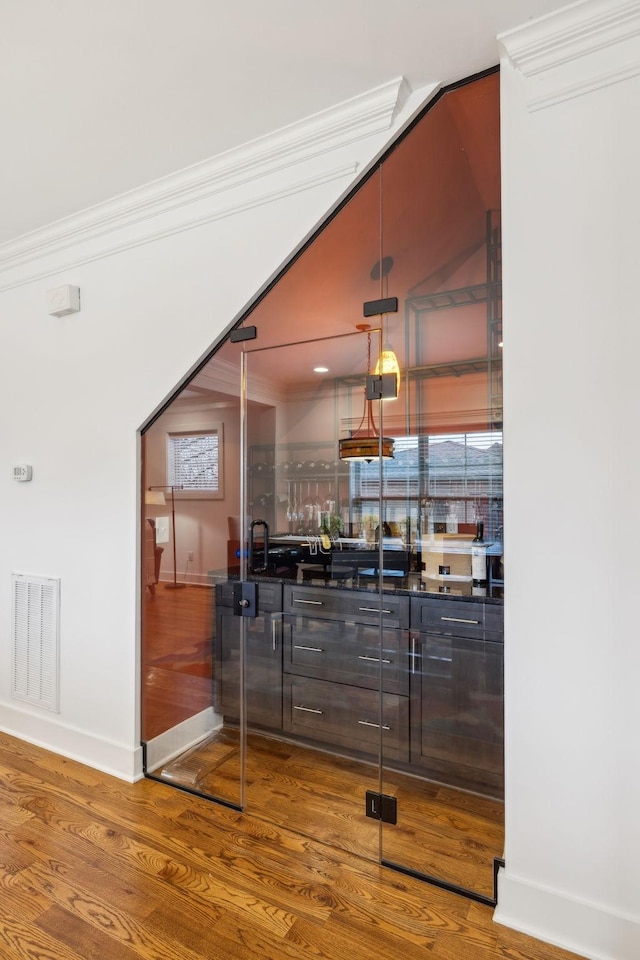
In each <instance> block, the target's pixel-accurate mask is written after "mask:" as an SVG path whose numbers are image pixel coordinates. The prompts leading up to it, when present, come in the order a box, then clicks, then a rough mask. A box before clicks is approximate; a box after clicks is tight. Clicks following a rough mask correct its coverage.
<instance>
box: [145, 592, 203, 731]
mask: <svg viewBox="0 0 640 960" xmlns="http://www.w3.org/2000/svg"><path fill="white" fill-rule="evenodd" d="M213 610H214V593H213V590H212V589H211V588H210V587H206V586H193V585H189V586H187V587H185V588H184V590H168V589H167V588H166V586H165V585H164V584H163V583H159V584H158V586H157V587H156V591H155V596H154V595H152V594H151V593H150V591H149V590H145V591H144V595H143V607H142V671H143V682H142V739H143V740H153V738H154V737H157V736H158V735H159V734H161V733H164V731H165V730H170V729H171V728H172V727H174V726H176V724H178V723H180V722H181V721H183V720H186V719H187V718H188V717H191V716H193V715H194V714H196V713H198V712H199V711H200V710H204V709H206V708H207V707H209V706H211V704H212V683H211V678H212V670H213V665H212V637H213V617H214V614H213Z"/></svg>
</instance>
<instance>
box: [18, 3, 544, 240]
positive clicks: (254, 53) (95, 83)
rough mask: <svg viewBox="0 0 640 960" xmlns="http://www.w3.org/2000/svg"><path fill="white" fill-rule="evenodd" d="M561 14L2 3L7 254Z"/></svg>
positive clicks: (414, 83)
mask: <svg viewBox="0 0 640 960" xmlns="http://www.w3.org/2000/svg"><path fill="white" fill-rule="evenodd" d="M560 5H561V4H560V2H559V0H389V2H382V0H322V2H321V0H269V2H265V0H0V138H1V143H0V243H2V242H5V241H8V240H11V239H14V238H15V237H17V236H20V235H21V234H24V233H27V232H30V231H32V230H35V229H37V228H39V227H42V226H44V225H46V224H48V223H51V222H53V221H55V220H58V219H61V218H63V217H66V216H69V215H71V214H73V213H76V212H78V211H79V210H82V209H84V208H86V207H88V206H91V205H93V204H95V203H98V202H100V201H103V200H107V199H109V198H111V197H113V196H116V195H118V194H120V193H124V192H126V191H128V190H132V189H135V188H136V187H139V186H141V185H143V184H145V183H148V182H150V181H152V180H155V179H157V178H159V177H163V176H165V175H167V174H170V173H173V172H175V171H176V170H179V169H182V168H184V167H187V166H190V165H191V164H194V163H198V162H200V161H202V160H206V159H208V158H210V157H213V156H215V155H217V154H219V153H221V152H224V151H226V150H229V149H230V148H232V147H235V146H237V145H239V144H241V143H246V142H247V141H249V140H252V139H254V138H256V137H259V136H261V135H263V134H266V133H269V132H271V131H273V130H276V129H278V128H279V127H282V126H285V125H287V124H290V123H292V122H294V121H297V120H300V119H302V118H303V117H306V116H309V115H311V114H313V113H316V112H318V111H319V110H322V109H325V108H327V107H331V106H333V105H335V104H337V103H339V102H341V101H343V100H346V99H349V98H350V97H353V96H356V95H358V94H361V93H364V92H365V91H367V90H370V89H372V88H374V87H376V86H378V85H379V84H382V83H385V82H387V81H389V80H391V79H393V78H394V77H397V76H400V75H403V76H404V77H405V78H406V80H407V81H408V83H409V86H410V87H411V88H412V89H418V88H420V87H422V86H425V85H426V84H429V83H433V82H434V81H444V82H447V81H450V80H455V79H459V78H461V77H465V76H469V75H471V74H473V73H475V72H477V71H479V70H482V69H484V68H485V67H488V66H491V65H493V64H495V63H497V61H498V47H497V44H496V40H495V38H496V35H497V34H498V33H500V32H501V31H504V30H507V29H509V28H511V27H514V26H517V25H519V24H521V23H524V22H526V21H527V20H529V19H531V18H534V17H538V16H541V15H543V14H545V13H547V12H549V11H551V10H554V9H556V8H557V7H558V6H560Z"/></svg>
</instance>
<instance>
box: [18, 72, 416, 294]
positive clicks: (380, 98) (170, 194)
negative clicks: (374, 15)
mask: <svg viewBox="0 0 640 960" xmlns="http://www.w3.org/2000/svg"><path fill="white" fill-rule="evenodd" d="M408 95H409V88H408V86H407V83H406V81H405V80H404V78H403V77H398V78H396V79H395V80H392V81H391V82H389V83H386V84H383V85H381V86H379V87H376V88H375V89H373V90H370V91H368V92H367V93H365V94H362V95H360V96H357V97H354V98H352V99H350V100H347V101H344V102H343V103H340V104H338V105H337V106H335V107H332V108H330V109H328V110H323V111H322V112H320V113H317V114H314V115H313V116H311V117H307V118H306V119H304V120H301V121H299V122H298V123H294V124H291V125H289V126H287V127H283V128H282V129H280V130H277V131H275V132H274V133H272V134H268V135H267V136H264V137H260V138H259V139H257V140H253V141H251V142H249V143H246V144H243V145H242V146H240V147H237V148H236V149H233V150H230V151H227V152H226V153H223V154H220V155H219V156H216V157H213V158H211V159H209V160H206V161H203V162H202V163H198V164H195V165H194V166H192V167H188V168H186V169H184V170H180V171H178V172H177V173H174V174H171V175H170V176H167V177H163V178H162V179H160V180H155V181H153V182H152V183H148V184H145V185H144V186H142V187H140V188H138V189H136V190H132V191H130V192H128V193H125V194H121V195H120V196H117V197H114V198H112V199H111V200H108V201H106V202H104V203H100V204H97V205H96V206H93V207H90V208H88V209H86V210H83V211H80V212H79V213H77V214H74V215H73V216H71V217H67V218H65V219H64V220H59V221H57V222H56V223H53V224H50V225H48V226H46V227H44V228H42V229H40V230H36V231H34V232H32V233H29V234H25V235H23V236H22V237H18V238H17V239H15V240H12V241H9V242H7V243H4V244H2V245H0V274H2V273H5V272H7V271H9V270H13V269H14V268H16V267H21V266H24V265H28V264H30V263H33V262H34V261H38V260H42V259H43V258H45V257H49V256H51V255H55V254H58V253H60V252H63V251H65V250H67V249H69V248H71V247H77V246H79V245H81V244H86V243H90V242H92V241H96V240H101V239H102V238H104V237H105V236H107V235H109V234H113V233H116V232H119V231H123V230H124V229H125V228H137V230H138V233H139V234H140V232H142V233H143V236H142V237H141V238H140V237H138V238H137V239H136V241H134V243H133V244H132V243H131V242H130V241H128V242H126V241H125V242H123V243H122V245H121V246H120V245H119V244H117V243H113V242H111V244H108V245H107V247H106V248H105V250H104V252H101V253H98V254H97V255H96V254H95V253H94V254H93V255H92V256H91V257H89V259H97V258H98V257H99V256H108V255H109V254H112V253H115V252H117V250H118V249H126V248H127V247H128V246H131V245H138V243H143V242H148V241H149V240H153V239H157V238H159V237H161V236H166V235H167V234H168V233H170V232H173V231H172V230H171V229H167V226H166V221H163V219H162V215H163V214H167V213H172V214H175V213H176V211H178V212H179V213H180V215H181V216H180V219H181V223H180V227H179V229H181V230H184V229H187V228H188V227H190V226H197V225H198V224H199V223H202V222H205V221H206V220H211V219H216V218H217V217H219V216H230V215H231V214H233V213H234V212H236V211H238V212H239V211H241V210H245V209H247V207H248V206H252V205H255V203H254V202H251V201H250V202H249V203H247V199H246V198H247V194H246V192H244V193H243V197H244V199H241V200H240V201H238V202H237V203H235V204H234V203H227V204H226V205H225V206H224V207H221V208H220V209H218V212H217V213H216V212H215V211H214V212H213V213H209V214H207V215H206V216H205V217H203V216H202V214H201V211H200V210H199V209H198V204H200V203H201V202H202V201H208V205H209V207H211V204H212V202H214V203H215V201H216V199H219V198H220V196H221V195H222V194H225V193H228V192H229V191H231V190H234V189H235V188H241V187H243V186H244V187H246V185H247V184H248V183H251V182H254V181H256V180H259V179H260V178H264V177H267V176H270V175H272V174H274V173H278V172H280V171H282V170H285V169H286V168H289V167H291V166H294V165H298V164H301V163H304V162H306V161H309V160H313V159H314V158H316V157H320V156H322V155H323V154H326V153H328V152H330V151H333V150H337V149H339V148H340V147H344V146H347V145H348V144H350V143H353V142H354V141H357V140H361V139H363V138H366V137H369V136H372V135H375V134H380V133H383V132H384V131H386V130H388V129H390V127H391V125H392V123H393V121H394V119H395V117H396V115H397V113H398V112H399V111H400V110H401V109H402V107H403V106H404V104H405V103H406V100H407V98H408ZM354 166H355V165H354V164H351V165H346V166H344V165H343V167H342V169H343V171H346V170H347V169H350V170H353V169H354ZM343 175H346V173H343ZM334 178H335V177H331V176H329V179H334ZM326 180H327V173H326V171H324V172H323V173H322V174H321V175H320V176H319V177H317V178H314V177H311V178H309V177H307V178H306V179H305V180H304V181H300V180H298V181H296V182H294V183H293V184H292V185H291V187H290V188H289V189H288V190H287V189H284V190H280V191H272V192H269V191H267V192H264V193H263V194H261V196H262V197H263V199H262V200H261V201H257V202H266V200H265V199H264V198H265V197H267V196H270V197H271V198H272V199H275V198H276V196H285V195H287V193H289V192H291V193H295V192H297V191H299V190H300V189H302V187H301V183H303V182H304V184H305V186H306V188H308V187H310V186H313V184H314V183H315V182H317V183H322V182H326ZM221 209H222V210H223V211H224V212H220V211H221ZM80 262H86V258H83V257H82V256H80V257H78V256H76V257H74V258H72V265H76V264H77V263H80ZM68 265H69V264H65V265H64V267H65V268H66V267H67V266H68ZM57 269H58V267H56V271H57ZM56 271H54V270H51V271H46V272H45V273H44V274H43V273H41V272H40V273H38V275H39V276H48V275H50V273H52V272H56ZM36 272H37V271H36ZM34 277H35V274H33V273H32V274H31V275H30V276H29V277H28V278H26V279H25V278H24V277H23V278H21V279H20V280H19V281H18V283H17V284H16V283H15V282H14V283H10V284H8V285H6V286H4V287H2V286H0V289H7V287H8V286H15V285H19V284H21V283H24V282H27V280H28V279H34Z"/></svg>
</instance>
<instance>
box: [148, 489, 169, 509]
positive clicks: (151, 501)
mask: <svg viewBox="0 0 640 960" xmlns="http://www.w3.org/2000/svg"><path fill="white" fill-rule="evenodd" d="M144 502H145V504H146V505H147V506H148V507H164V505H165V504H166V502H167V501H166V500H165V498H164V493H163V492H162V490H145V492H144Z"/></svg>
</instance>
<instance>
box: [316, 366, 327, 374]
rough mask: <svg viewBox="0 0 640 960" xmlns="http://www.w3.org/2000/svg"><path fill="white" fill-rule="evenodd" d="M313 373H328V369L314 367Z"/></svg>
mask: <svg viewBox="0 0 640 960" xmlns="http://www.w3.org/2000/svg"><path fill="white" fill-rule="evenodd" d="M313 372H314V373H329V367H314V368H313Z"/></svg>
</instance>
